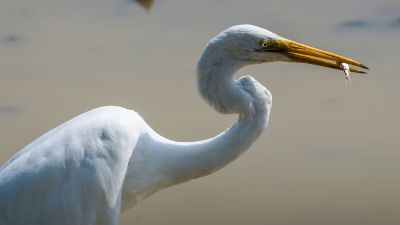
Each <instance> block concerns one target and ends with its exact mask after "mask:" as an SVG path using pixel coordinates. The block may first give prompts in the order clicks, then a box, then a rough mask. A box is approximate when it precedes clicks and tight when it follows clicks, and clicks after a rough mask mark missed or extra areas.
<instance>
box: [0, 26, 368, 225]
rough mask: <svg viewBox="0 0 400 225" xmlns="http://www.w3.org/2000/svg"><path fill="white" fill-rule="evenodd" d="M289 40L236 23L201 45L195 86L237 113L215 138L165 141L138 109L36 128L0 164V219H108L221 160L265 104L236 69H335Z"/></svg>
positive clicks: (94, 222)
mask: <svg viewBox="0 0 400 225" xmlns="http://www.w3.org/2000/svg"><path fill="white" fill-rule="evenodd" d="M288 41H289V40H287V39H283V38H281V37H279V36H278V35H276V34H274V33H272V32H270V31H267V30H264V29H262V28H259V27H255V26H252V25H238V26H234V27H231V28H229V29H227V30H225V31H224V32H222V33H220V34H219V35H217V36H216V37H215V38H213V39H212V40H211V41H210V42H209V43H208V44H207V47H206V49H205V51H204V53H203V55H202V57H201V58H200V60H199V63H198V67H197V74H198V77H197V78H198V79H197V80H198V88H199V92H200V94H201V96H202V97H203V98H204V99H205V100H206V101H207V102H208V103H209V104H210V105H211V106H212V107H213V108H215V109H216V110H217V111H218V112H221V113H225V114H228V113H229V114H238V115H239V116H238V120H237V122H236V123H234V124H233V125H232V126H230V127H229V128H228V129H227V130H226V131H224V132H222V133H220V134H219V135H217V136H215V137H212V138H209V139H206V140H201V141H195V142H176V141H172V140H169V139H167V138H164V137H162V136H160V135H159V134H157V133H156V132H155V131H154V130H152V129H151V128H150V127H149V126H148V125H147V124H146V122H145V121H144V120H143V119H142V118H141V117H140V116H139V115H138V114H137V113H136V112H134V111H132V110H128V109H125V108H121V107H115V106H107V107H101V108H97V109H94V110H91V111H89V112H86V113H83V114H81V115H79V116H77V117H75V118H73V119H71V120H70V121H68V122H66V123H64V124H62V125H60V126H59V127H57V128H55V129H53V130H51V131H49V132H48V133H46V134H44V135H43V136H41V137H40V138H38V139H37V140H35V141H34V142H32V143H31V144H30V145H28V146H27V147H25V148H24V149H22V150H21V151H20V152H18V153H17V154H16V155H14V156H13V157H12V158H11V159H10V160H8V161H7V162H6V163H5V164H4V165H2V166H1V167H0V224H1V225H2V224H7V225H8V224H10V225H11V224H12V225H26V224H29V225H39V224H40V225H43V224H58V225H77V224H82V225H115V224H117V223H118V219H119V215H120V212H121V211H123V210H127V209H129V208H131V207H132V206H133V205H135V204H136V203H137V202H138V201H140V200H142V199H144V198H146V197H147V196H149V195H151V194H153V193H155V192H156V191H158V190H160V189H163V188H166V187H169V186H172V185H176V184H179V183H182V182H185V181H189V180H191V179H194V178H198V177H201V176H205V175H208V174H210V173H213V172H215V171H216V170H218V169H220V168H222V167H224V166H225V165H227V164H228V163H229V162H231V161H233V160H234V159H236V158H237V157H239V156H240V155H241V154H242V153H243V152H245V151H246V150H247V149H248V148H249V147H250V145H251V144H252V143H253V142H254V141H255V140H256V139H257V138H258V137H259V136H260V135H261V133H262V131H263V130H264V129H265V128H266V126H267V124H268V119H269V114H270V109H271V104H272V97H271V94H270V93H269V91H268V90H267V89H266V88H265V87H264V86H263V85H261V84H260V83H259V82H257V81H256V80H255V79H254V78H252V77H251V76H243V77H240V78H239V79H237V80H236V79H234V74H235V72H236V71H237V70H239V69H240V68H241V67H243V66H246V65H250V64H257V63H263V62H273V61H292V60H293V61H295V60H297V61H298V62H306V61H307V60H308V61H307V62H308V63H312V64H317V65H323V66H328V67H332V68H336V67H335V64H333V63H332V64H329V63H327V62H324V61H322V60H321V59H316V58H307V57H308V56H307V57H306V55H304V54H305V53H304V52H303V53H302V54H300V53H299V51H300V50H299V49H301V48H300V47H298V46H296V49H294V48H293V49H294V50H293V51H292V49H291V48H290V47H287V46H289V42H288ZM293 43H294V42H293ZM295 44H298V43H295ZM281 45H282V46H281ZM306 47H307V48H308V46H305V47H304V46H303V48H304V49H303V50H304V51H310V49H309V48H308V49H307V48H306ZM279 48H281V49H279ZM296 54H297V55H296ZM310 54H311V53H310ZM312 54H314V55H315V54H317V53H312ZM312 54H311V55H312ZM318 54H322V53H318ZM332 55H333V54H332ZM332 55H328V56H327V55H325V56H324V57H325V58H328V57H331V58H330V59H332V57H333V56H332ZM334 56H335V57H337V59H340V60H341V62H346V63H349V64H352V65H358V66H360V65H361V64H359V63H357V62H355V61H352V60H350V59H346V58H344V57H340V56H337V55H334ZM318 60H319V61H318ZM338 68H339V67H338ZM339 69H340V68H339ZM350 71H353V72H354V71H357V70H355V69H353V68H350Z"/></svg>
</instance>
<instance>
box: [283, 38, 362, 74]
mask: <svg viewBox="0 0 400 225" xmlns="http://www.w3.org/2000/svg"><path fill="white" fill-rule="evenodd" d="M277 42H278V43H279V47H280V49H281V52H282V53H284V54H285V55H286V56H288V57H289V58H290V59H292V60H293V61H294V62H299V63H308V64H313V65H318V66H324V67H329V68H333V69H338V70H341V67H340V63H347V64H350V65H353V66H358V67H361V68H364V69H367V70H368V67H366V66H364V65H363V64H361V63H359V62H357V61H354V60H352V59H349V58H346V57H343V56H340V55H336V54H334V53H330V52H327V51H323V50H320V49H317V48H313V47H310V46H307V45H304V44H300V43H297V42H295V41H291V40H287V39H285V40H278V41H277ZM350 71H351V72H354V73H367V72H365V71H362V70H358V69H355V68H352V67H350Z"/></svg>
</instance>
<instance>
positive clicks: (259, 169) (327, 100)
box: [0, 0, 400, 225]
mask: <svg viewBox="0 0 400 225" xmlns="http://www.w3.org/2000/svg"><path fill="white" fill-rule="evenodd" d="M399 16H400V3H399V2H398V0H382V1H372V0H365V1H364V0H363V1H361V0H351V1H346V0H336V1H317V0H304V1H289V0H281V1H272V0H270V1H264V0H253V1H239V0H232V1H226V0H225V1H223V0H222V1H216V0H205V1H178V0H170V1H163V0H159V1H155V2H154V5H153V8H152V10H151V11H150V12H146V11H145V10H143V9H142V8H140V7H139V6H138V5H137V4H136V3H134V2H133V1H125V0H113V1H111V0H85V1H81V0H70V1H67V0H60V1H53V0H36V1H31V0H19V1H15V0H2V1H1V3H0V143H1V148H0V164H2V163H4V162H5V161H6V160H7V159H8V158H10V157H11V156H12V155H13V154H14V153H16V152H17V151H18V150H19V149H21V148H23V147H24V146H25V145H27V144H29V143H30V142H31V141H33V140H34V139H35V138H37V137H38V136H40V135H41V134H43V133H44V132H46V131H48V130H49V129H51V128H53V127H55V126H57V125H58V124H60V123H62V122H64V121H66V120H68V119H69V118H72V117H73V116H75V115H78V114H80V113H82V112H84V111H87V110H89V109H92V108H94V107H98V106H102V105H119V106H124V107H127V108H131V109H135V110H136V111H138V112H139V113H140V114H141V115H142V116H143V117H144V118H145V119H146V121H147V122H148V123H149V124H150V125H151V126H152V127H153V128H154V129H155V130H157V131H158V132H159V133H161V134H163V135H164V136H166V137H168V138H171V139H176V140H182V141H183V140H186V141H189V140H199V139H204V138H208V137H210V136H214V135H216V134H217V133H219V132H221V131H222V130H224V129H226V128H227V127H228V126H229V125H230V124H231V123H232V122H234V120H235V119H236V118H235V116H223V115H220V114H217V113H216V112H214V111H213V110H212V109H210V108H209V107H208V106H207V104H206V103H204V102H203V101H202V100H201V99H200V98H199V97H198V94H197V90H196V84H195V81H196V79H195V65H196V62H197V59H198V57H199V55H200V54H201V52H202V49H203V48H204V45H205V43H206V42H207V41H208V40H209V39H210V38H211V37H212V36H214V35H215V34H217V33H219V32H220V31H222V30H223V29H225V28H227V27H229V26H231V25H236V24H242V23H250V24H254V25H258V26H261V27H264V28H267V29H270V30H271V31H273V32H276V33H278V34H280V35H282V36H284V37H287V38H290V39H293V40H296V41H300V42H303V43H305V44H309V45H312V46H315V47H318V48H322V49H325V50H330V51H333V52H336V53H339V54H342V55H345V56H348V57H350V58H354V59H356V60H359V61H361V62H363V63H365V64H367V65H368V66H370V68H371V71H370V73H369V75H367V76H363V75H356V74H354V75H353V76H352V80H353V82H352V84H353V85H352V86H351V87H346V86H345V80H344V75H343V73H342V72H340V71H334V70H330V69H325V68H320V67H313V66H309V65H302V64H293V65H292V64H287V63H274V64H268V65H257V66H252V67H248V68H244V69H243V70H241V71H240V74H239V75H245V74H251V75H252V76H254V77H255V78H256V79H257V80H259V81H260V82H261V83H263V84H264V85H266V86H267V87H268V88H269V90H270V91H271V92H272V94H273V97H274V103H273V108H272V114H271V118H270V119H271V120H270V125H269V127H268V130H267V132H266V133H265V134H263V135H262V136H261V137H260V139H259V140H258V141H257V143H255V144H254V145H253V146H252V147H251V149H250V150H249V151H248V152H247V153H246V154H244V155H243V156H242V157H240V158H239V159H238V160H237V161H235V162H234V163H232V164H230V165H229V166H227V167H226V168H224V169H223V170H221V171H219V172H217V173H216V174H214V175H211V176H208V177H206V178H202V179H198V180H195V181H192V182H189V183H186V184H183V185H180V186H177V187H173V188H169V189H166V190H163V191H161V192H159V193H157V194H156V195H154V196H152V197H151V198H149V199H147V200H146V201H144V202H142V203H141V204H139V205H137V206H136V207H135V208H133V209H132V210H130V211H128V212H126V213H124V214H122V216H121V223H120V224H124V225H125V224H126V225H128V224H135V225H146V224H148V225H157V224H160V225H161V224H163V225H166V224H171V225H172V224H173V225H175V224H191V225H204V224H207V225H211V224H215V225H217V224H218V225H221V224H229V225H234V224H237V225H242V224H274V225H319V224H323V225H343V224H351V225H376V224H384V225H397V224H400V213H399V212H400V194H399V190H400V163H399V162H400V140H399V136H400V119H399V116H398V114H399V111H400V103H399V102H400V101H399V98H400V88H399V86H400V74H399V72H398V71H399V69H400V67H399V52H400V42H399V40H400V28H399V26H394V25H393V24H394V23H395V21H397V19H398V18H399Z"/></svg>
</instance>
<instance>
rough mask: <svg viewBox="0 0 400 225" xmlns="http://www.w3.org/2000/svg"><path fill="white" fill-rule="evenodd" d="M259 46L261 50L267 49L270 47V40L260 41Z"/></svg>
mask: <svg viewBox="0 0 400 225" xmlns="http://www.w3.org/2000/svg"><path fill="white" fill-rule="evenodd" d="M259 45H260V47H261V48H267V47H268V46H270V45H271V40H270V39H266V40H261V41H260V43H259Z"/></svg>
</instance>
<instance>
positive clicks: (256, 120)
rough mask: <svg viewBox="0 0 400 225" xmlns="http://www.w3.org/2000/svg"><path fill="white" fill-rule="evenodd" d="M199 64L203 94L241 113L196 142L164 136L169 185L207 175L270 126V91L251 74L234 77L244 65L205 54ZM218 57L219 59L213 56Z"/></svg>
mask: <svg viewBox="0 0 400 225" xmlns="http://www.w3.org/2000/svg"><path fill="white" fill-rule="evenodd" d="M206 53H207V52H205V54H203V57H202V58H201V59H200V61H199V64H198V87H199V90H200V93H201V95H202V97H203V98H204V99H205V100H206V101H207V102H209V103H210V105H211V106H213V107H214V108H215V109H216V110H217V111H219V112H221V113H236V114H239V118H238V121H237V122H236V123H234V124H233V125H232V126H231V127H230V128H228V129H227V130H226V131H224V132H222V133H221V134H219V135H217V136H216V137H213V138H210V139H207V140H203V141H197V142H174V141H170V140H167V139H163V138H162V139H159V138H161V137H159V138H157V139H158V140H162V143H160V144H162V146H163V147H162V148H163V150H162V151H163V152H164V153H165V154H162V155H163V156H168V157H167V158H163V159H161V160H160V161H161V162H162V164H163V165H164V167H163V168H164V169H165V172H166V175H167V177H168V179H167V182H166V183H167V185H173V184H177V183H181V182H184V181H188V180H191V179H194V178H197V177H201V176H205V175H208V174H210V173H212V172H214V171H216V170H218V169H220V168H222V167H224V166H225V165H227V164H228V163H229V162H231V161H233V160H234V159H236V158H237V157H239V156H240V155H241V154H242V153H243V152H244V151H246V150H247V149H248V148H249V147H250V145H251V144H252V143H253V142H254V141H255V140H256V139H257V138H258V137H259V135H260V134H261V132H262V131H263V130H264V128H265V127H266V126H267V123H268V117H269V111H270V107H271V96H270V94H269V92H268V91H267V90H266V89H265V88H264V87H263V86H262V85H261V84H259V83H258V82H257V81H256V80H254V79H253V78H251V77H250V76H245V77H242V78H240V79H239V80H234V79H233V75H234V73H235V72H236V71H237V70H238V69H240V68H241V67H242V66H243V65H241V64H240V63H236V62H234V61H231V60H230V61H226V60H225V59H224V58H223V57H212V56H209V55H207V54H206ZM210 59H217V60H210Z"/></svg>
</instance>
